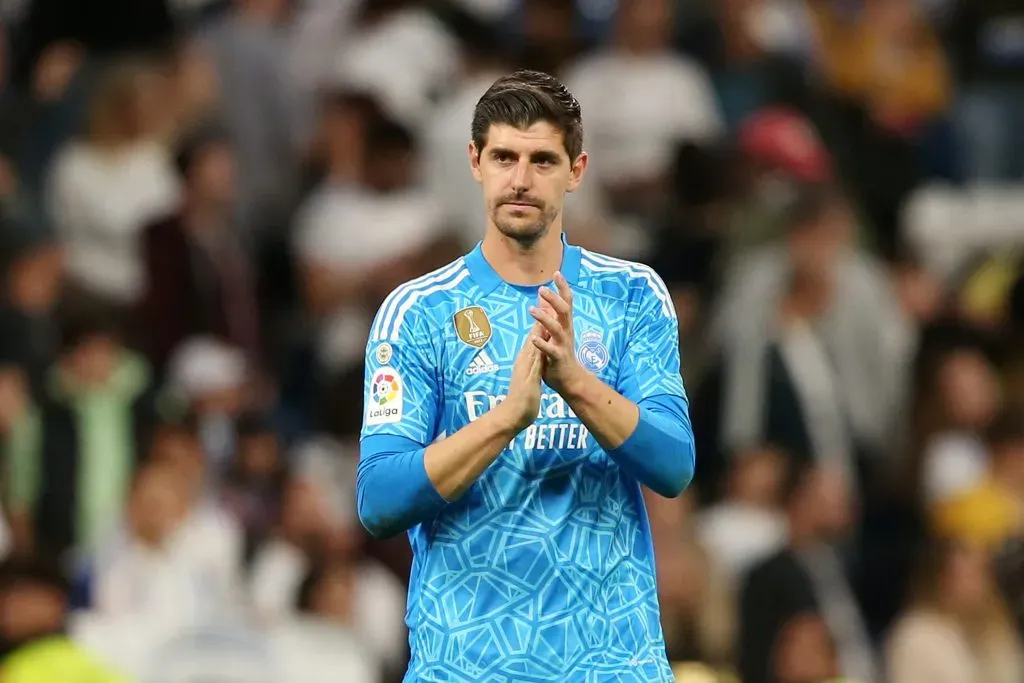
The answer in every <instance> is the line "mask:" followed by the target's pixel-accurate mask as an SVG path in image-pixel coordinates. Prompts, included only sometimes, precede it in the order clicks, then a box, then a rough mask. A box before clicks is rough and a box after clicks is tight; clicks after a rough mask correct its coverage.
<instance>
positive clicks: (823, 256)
mask: <svg viewBox="0 0 1024 683" xmlns="http://www.w3.org/2000/svg"><path fill="white" fill-rule="evenodd" d="M851 232H852V228H851V217H850V212H849V210H847V209H846V208H845V207H844V206H842V205H838V204H837V205H836V206H834V207H832V208H830V209H829V210H828V211H826V212H824V213H823V214H822V216H821V217H819V218H818V219H817V220H815V221H814V222H812V223H809V224H808V225H804V226H801V227H799V228H797V229H796V230H795V231H794V232H793V233H792V234H791V235H790V239H789V254H790V259H791V261H792V264H793V267H794V269H795V270H797V271H799V272H802V273H808V274H815V275H822V274H827V273H831V272H832V270H833V268H834V265H835V263H836V261H837V260H838V258H839V256H840V255H841V254H842V252H843V249H845V248H846V247H847V246H848V244H849V241H850V237H851Z"/></svg>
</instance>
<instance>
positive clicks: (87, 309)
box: [57, 292, 126, 353]
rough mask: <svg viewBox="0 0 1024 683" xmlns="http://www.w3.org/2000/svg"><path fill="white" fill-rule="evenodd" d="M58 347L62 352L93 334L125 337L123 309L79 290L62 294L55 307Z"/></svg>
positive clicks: (79, 343)
mask: <svg viewBox="0 0 1024 683" xmlns="http://www.w3.org/2000/svg"><path fill="white" fill-rule="evenodd" d="M57 317H58V322H59V330H60V349H61V352H63V353H66V352H69V351H72V350H74V349H76V348H78V347H79V346H80V345H81V344H82V343H83V342H86V341H88V340H89V339H92V338H94V337H107V338H111V339H114V340H116V341H117V342H118V343H121V342H123V341H124V340H125V333H126V329H125V328H126V321H125V318H124V313H123V312H122V311H121V310H119V309H118V308H115V307H114V306H113V305H111V304H108V303H106V302H105V301H102V300H100V299H97V298H96V297H94V296H92V295H91V294H87V293H84V292H79V293H75V294H72V295H70V296H68V297H66V299H65V302H64V303H63V304H62V305H61V308H60V310H59V311H58V316H57Z"/></svg>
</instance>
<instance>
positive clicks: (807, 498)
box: [739, 465, 879, 683]
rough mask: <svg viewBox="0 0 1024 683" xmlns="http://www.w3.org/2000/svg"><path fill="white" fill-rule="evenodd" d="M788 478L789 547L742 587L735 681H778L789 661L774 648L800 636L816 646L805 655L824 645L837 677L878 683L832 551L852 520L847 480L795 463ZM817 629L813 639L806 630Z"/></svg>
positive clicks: (857, 611)
mask: <svg viewBox="0 0 1024 683" xmlns="http://www.w3.org/2000/svg"><path fill="white" fill-rule="evenodd" d="M789 479H790V480H789V482H788V484H787V492H786V495H785V500H786V513H787V516H788V521H789V537H788V540H789V542H788V545H787V547H786V548H784V549H783V550H781V551H779V552H778V553H776V554H775V555H773V556H771V557H770V558H768V559H766V560H764V561H763V562H761V563H760V564H758V565H757V566H756V567H754V568H753V569H752V570H751V572H750V574H749V575H748V577H747V580H746V581H745V583H744V586H743V591H742V598H741V607H740V623H741V626H740V645H739V648H740V649H739V662H740V674H741V679H742V680H743V681H744V683H763V682H764V683H767V682H771V681H776V680H780V674H783V673H784V672H781V671H779V670H778V668H776V667H778V666H781V664H782V663H785V662H787V661H788V660H789V658H788V657H782V656H779V653H780V650H779V648H780V647H783V646H784V645H785V644H786V641H787V640H788V639H790V638H797V636H799V638H798V640H803V639H804V638H807V639H808V640H809V642H814V643H817V645H818V650H819V651H818V652H807V653H806V654H805V656H807V657H809V658H814V657H818V656H821V652H820V648H821V647H822V646H823V645H824V644H825V643H826V642H828V641H831V643H832V644H833V645H834V647H835V648H836V658H837V661H838V665H839V666H838V670H839V672H840V673H841V674H842V675H843V676H846V677H847V678H849V679H850V680H854V681H863V682H865V683H871V682H872V681H876V680H879V679H878V678H877V676H876V671H875V666H876V664H875V661H874V653H873V651H872V648H871V642H870V640H869V638H868V633H867V631H866V629H865V625H864V621H863V618H862V616H861V612H860V609H859V607H858V606H857V603H856V602H855V600H854V597H853V592H852V590H851V588H850V584H849V582H848V580H847V578H846V572H845V570H844V568H843V565H842V562H841V561H840V558H839V555H838V553H837V549H836V546H835V544H836V543H837V542H838V541H840V540H841V539H842V538H843V536H844V534H845V533H846V532H847V531H848V530H849V527H850V523H851V521H852V517H851V514H852V509H851V498H850V485H849V479H848V478H847V477H846V475H845V474H844V473H843V472H842V470H841V469H840V470H837V469H835V468H834V467H822V466H814V465H797V466H795V467H794V468H793V471H792V473H791V475H790V478H789ZM794 619H799V620H801V621H800V622H797V623H794V622H793V620H794ZM816 629H817V630H818V631H819V634H820V635H819V636H818V637H814V638H811V637H810V634H808V633H806V632H807V631H811V632H813V631H814V630H816ZM822 629H823V632H822ZM794 630H798V631H804V632H805V633H793V631H794ZM824 633H827V637H825V635H824ZM782 680H786V679H785V678H782ZM789 680H799V679H789Z"/></svg>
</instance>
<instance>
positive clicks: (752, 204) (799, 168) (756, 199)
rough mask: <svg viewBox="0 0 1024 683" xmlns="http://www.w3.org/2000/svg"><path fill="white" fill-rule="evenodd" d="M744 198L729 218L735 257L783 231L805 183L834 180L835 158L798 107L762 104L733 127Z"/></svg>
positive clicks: (730, 237) (780, 235)
mask: <svg viewBox="0 0 1024 683" xmlns="http://www.w3.org/2000/svg"><path fill="white" fill-rule="evenodd" d="M737 142H738V146H739V150H740V152H741V153H742V155H743V159H742V161H740V165H741V169H740V173H739V175H740V176H741V184H742V189H741V193H742V197H741V198H740V201H739V202H737V203H736V205H735V207H734V210H733V216H732V217H731V218H732V220H731V225H732V228H733V229H732V230H730V231H729V246H730V251H731V254H732V255H733V256H735V255H736V253H737V252H739V251H741V250H742V249H744V248H750V247H755V246H760V245H763V244H765V243H767V242H768V241H770V240H773V239H778V238H779V237H782V236H784V235H785V234H786V228H787V226H786V225H785V218H786V215H785V209H786V207H787V206H789V205H790V203H791V202H792V201H793V200H794V198H796V197H797V196H799V194H800V192H801V188H802V187H803V186H805V185H817V184H822V183H829V182H832V181H833V180H834V179H835V170H834V161H833V159H832V155H831V153H830V152H829V150H828V149H827V148H826V147H825V143H824V142H823V141H822V139H821V136H820V135H819V134H818V131H817V130H816V129H815V127H814V125H813V124H812V123H811V121H810V120H809V119H808V118H807V117H806V116H804V115H802V114H800V113H799V112H798V111H795V110H792V109H788V108H785V107H766V108H763V109H759V110H757V111H755V112H754V113H752V114H751V115H750V116H748V117H747V118H745V119H744V120H743V122H742V124H741V126H740V128H739V130H738V131H737Z"/></svg>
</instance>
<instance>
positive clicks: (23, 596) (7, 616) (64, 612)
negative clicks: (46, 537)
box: [0, 555, 129, 683]
mask: <svg viewBox="0 0 1024 683" xmlns="http://www.w3.org/2000/svg"><path fill="white" fill-rule="evenodd" d="M68 597H69V586H68V583H67V581H66V580H65V578H64V576H63V574H62V573H61V570H60V568H59V566H58V564H57V563H56V562H54V561H53V560H52V559H51V558H49V557H48V556H41V555H32V556H28V557H25V558H12V559H8V560H7V561H5V562H4V563H3V565H0V681H4V683H49V681H90V682H92V683H126V682H127V681H128V680H129V679H128V678H127V677H125V676H123V675H121V673H120V672H118V671H115V670H113V669H111V668H110V667H109V666H108V665H107V663H106V662H104V661H102V658H101V657H97V656H96V655H94V654H93V653H92V652H91V651H89V650H88V649H87V648H85V647H83V646H82V645H81V644H80V643H77V642H75V641H74V640H72V638H71V637H69V635H68V631H69V623H68V616H69V615H68Z"/></svg>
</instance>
